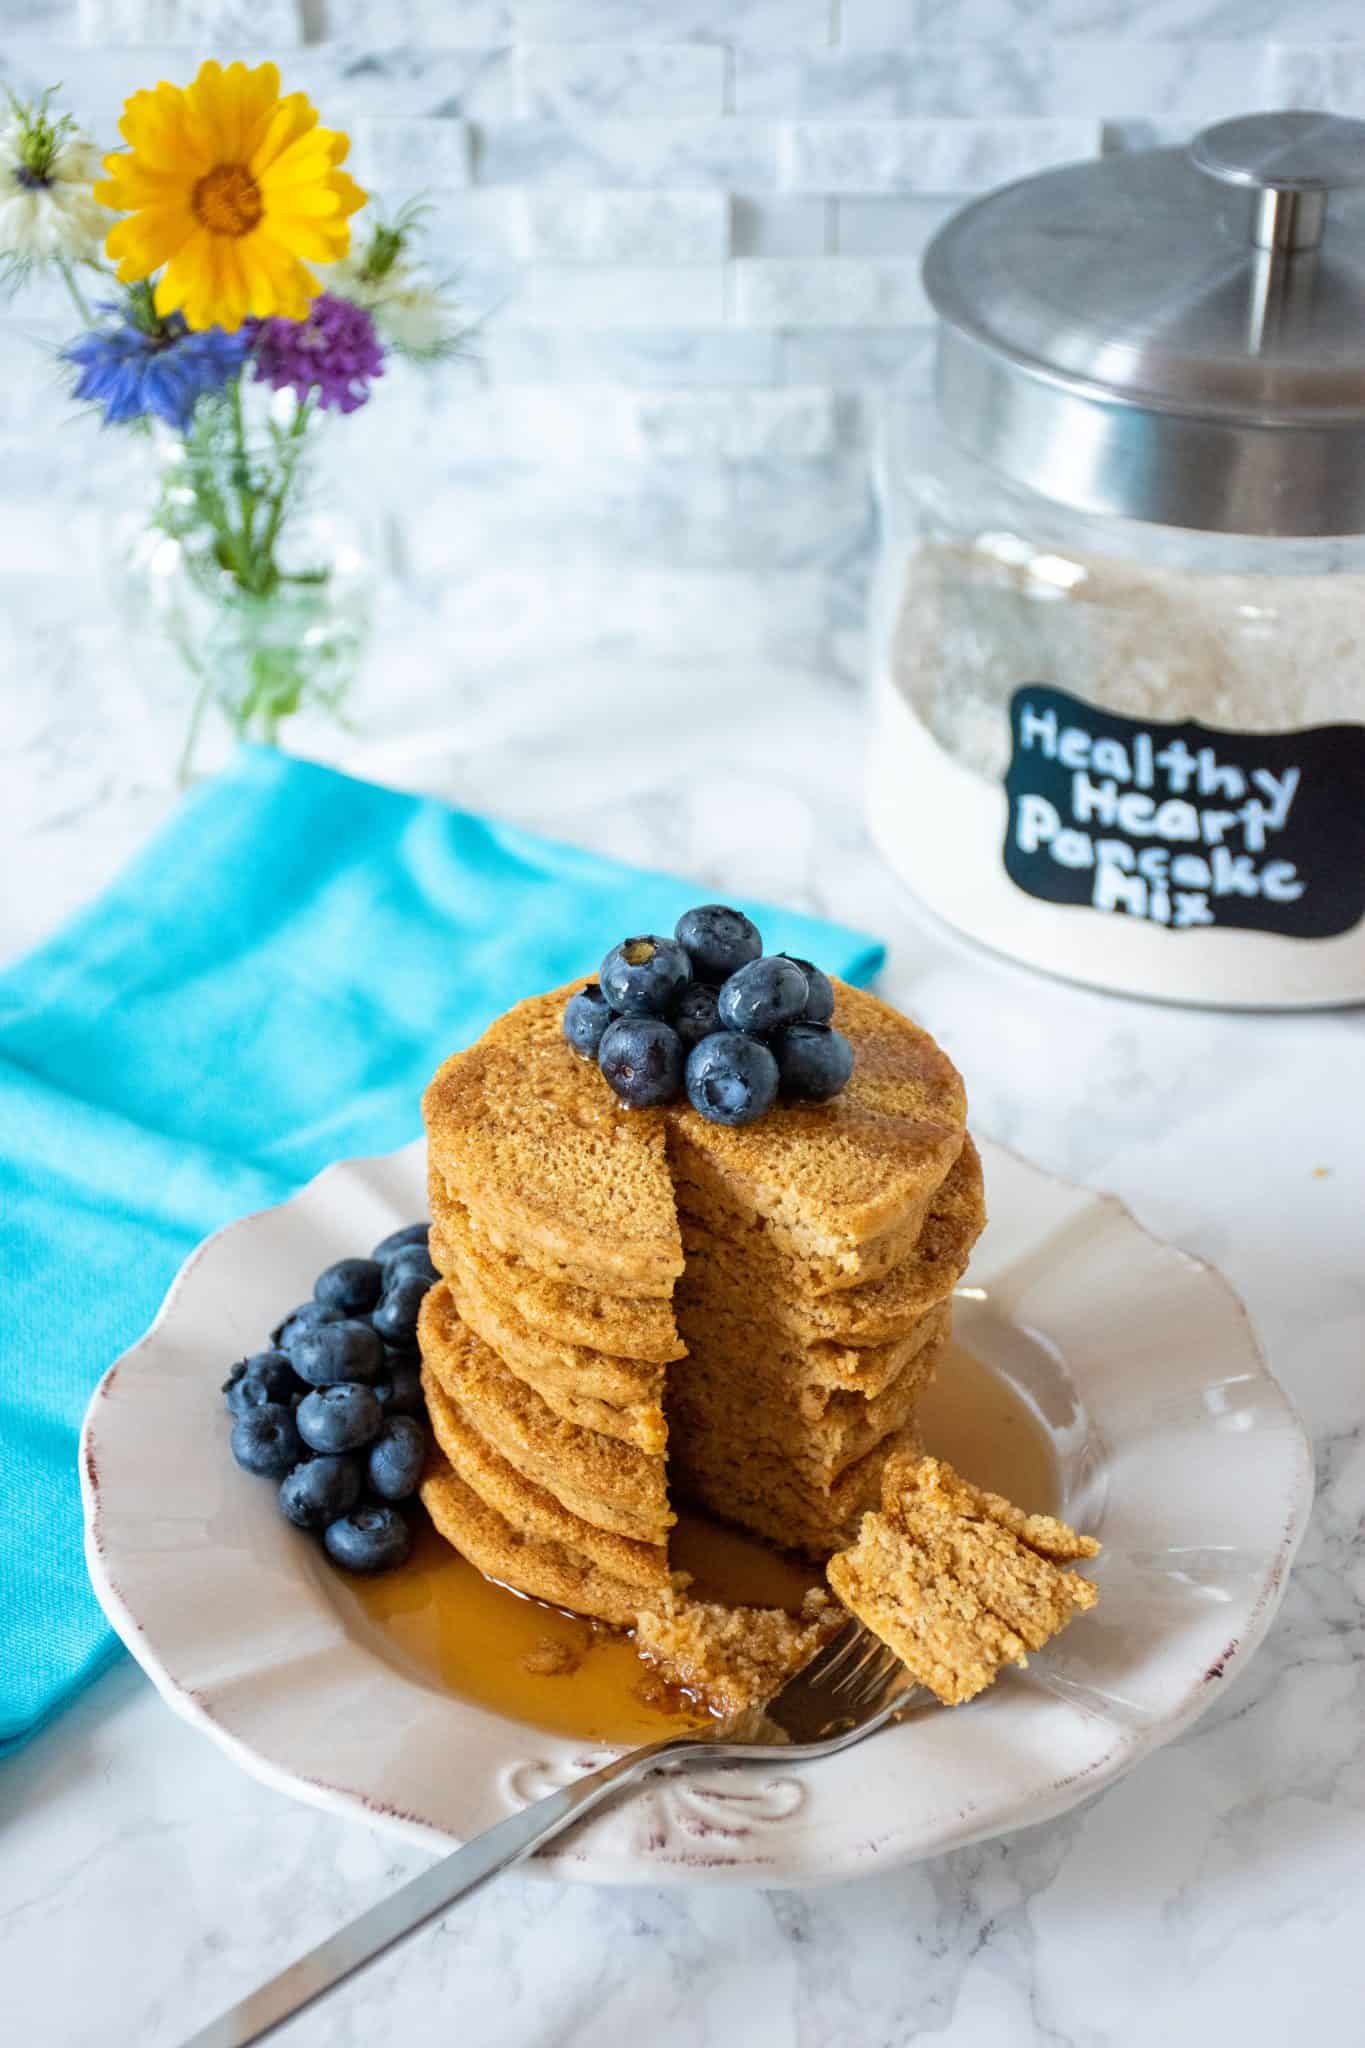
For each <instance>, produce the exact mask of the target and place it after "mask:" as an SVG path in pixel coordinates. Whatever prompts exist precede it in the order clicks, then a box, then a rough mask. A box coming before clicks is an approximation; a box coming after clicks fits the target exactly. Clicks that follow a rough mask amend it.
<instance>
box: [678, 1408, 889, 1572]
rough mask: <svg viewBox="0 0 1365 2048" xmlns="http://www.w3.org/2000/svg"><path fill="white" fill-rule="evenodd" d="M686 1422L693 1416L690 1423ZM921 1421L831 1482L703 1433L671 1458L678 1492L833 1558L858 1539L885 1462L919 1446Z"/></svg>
mask: <svg viewBox="0 0 1365 2048" xmlns="http://www.w3.org/2000/svg"><path fill="white" fill-rule="evenodd" d="M684 1429H685V1423H684ZM918 1449H919V1437H918V1434H917V1432H916V1430H915V1427H914V1424H913V1423H910V1424H908V1425H907V1426H906V1428H905V1429H904V1430H901V1431H898V1432H897V1433H896V1434H894V1435H892V1436H889V1437H887V1438H886V1439H885V1440H884V1441H883V1442H882V1443H880V1444H878V1445H877V1447H876V1449H875V1450H871V1451H869V1452H868V1453H867V1455H866V1457H863V1458H860V1459H859V1460H858V1462H857V1463H856V1464H854V1465H850V1466H849V1468H848V1470H847V1471H846V1472H843V1473H841V1474H840V1476H839V1478H838V1479H836V1480H835V1481H834V1482H833V1484H832V1485H830V1486H815V1485H811V1484H809V1483H807V1482H805V1481H803V1480H802V1478H801V1477H800V1475H799V1474H797V1473H796V1472H794V1471H793V1469H792V1466H791V1464H790V1461H789V1460H788V1459H786V1458H784V1457H770V1456H759V1455H756V1454H755V1453H753V1452H752V1451H750V1450H748V1449H747V1448H746V1447H743V1446H740V1447H736V1446H734V1445H732V1444H729V1443H726V1442H724V1441H723V1440H722V1439H720V1438H717V1437H711V1436H707V1435H705V1434H704V1433H698V1435H697V1436H696V1437H695V1438H693V1439H692V1440H691V1441H690V1442H689V1444H688V1447H687V1449H686V1450H685V1451H684V1450H681V1449H679V1450H677V1451H675V1452H674V1454H673V1455H672V1456H671V1457H670V1459H669V1477H670V1482H671V1485H672V1488H673V1492H674V1494H675V1495H676V1496H677V1498H679V1499H682V1500H687V1501H690V1502H692V1503H693V1504H694V1505H696V1506H698V1507H702V1508H706V1509H708V1510H709V1511H710V1513H712V1514H713V1515H715V1516H716V1517H717V1518H718V1519H719V1520H720V1521H723V1522H736V1523H738V1524H739V1526H740V1527H741V1528H744V1529H748V1530H749V1531H751V1533H752V1534H753V1535H755V1536H761V1537H763V1538H765V1539H766V1540H767V1541H768V1542H769V1543H774V1544H776V1545H777V1546H778V1548H779V1549H782V1550H800V1551H804V1552H806V1553H807V1554H808V1555H810V1556H812V1557H818V1558H826V1557H828V1555H829V1553H830V1551H831V1550H835V1549H837V1548H838V1547H839V1545H840V1544H843V1543H850V1542H852V1540H853V1538H854V1536H855V1535H856V1533H857V1529H858V1525H859V1522H860V1520H861V1518H862V1516H863V1515H864V1513H865V1512H866V1511H867V1509H869V1508H871V1507H875V1505H876V1503H877V1500H878V1498H879V1496H880V1493H881V1478H882V1468H883V1466H884V1465H885V1464H886V1462H887V1459H888V1458H890V1457H891V1456H892V1455H893V1454H894V1453H895V1452H896V1451H897V1450H918Z"/></svg>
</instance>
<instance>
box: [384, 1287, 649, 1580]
mask: <svg viewBox="0 0 1365 2048" xmlns="http://www.w3.org/2000/svg"><path fill="white" fill-rule="evenodd" d="M418 1336H419V1339H420V1343H421V1349H422V1358H423V1362H424V1363H425V1364H426V1365H428V1366H429V1367H430V1369H431V1370H432V1372H434V1373H435V1375H436V1378H437V1379H438V1380H439V1382H440V1384H441V1386H442V1387H443V1388H444V1389H445V1391H446V1393H447V1394H448V1395H449V1396H450V1398H451V1399H452V1400H453V1401H456V1402H458V1404H459V1406H460V1407H461V1408H462V1409H463V1411H464V1413H465V1414H466V1415H467V1416H468V1417H469V1419H470V1421H471V1422H472V1423H473V1424H474V1426H475V1428H476V1429H477V1430H478V1431H479V1434H480V1435H481V1436H482V1437H483V1438H484V1439H485V1440H486V1441H487V1442H488V1443H490V1444H491V1445H492V1446H493V1448H494V1449H495V1450H497V1451H500V1452H501V1454H502V1456H503V1457H504V1458H506V1459H507V1461H508V1463H509V1464H512V1465H515V1467H516V1468H517V1470H518V1471H519V1472H521V1473H522V1474H523V1475H524V1477H526V1478H527V1479H530V1480H532V1481H533V1482H534V1483H535V1484H536V1485H539V1486H543V1487H544V1488H545V1489H546V1490H547V1491H548V1492H550V1493H552V1494H554V1496H555V1498H556V1499H557V1500H559V1501H561V1502H562V1503H563V1504H564V1506H565V1507H567V1508H570V1509H571V1510H572V1511H573V1513H574V1514H576V1515H580V1516H581V1517H582V1519H583V1520H584V1521H585V1522H592V1523H594V1524H595V1525H596V1526H597V1527H598V1528H599V1529H611V1530H614V1531H616V1533H617V1534H618V1535H622V1536H634V1537H636V1538H638V1539H639V1540H640V1541H641V1542H644V1543H662V1542H663V1541H664V1540H665V1537H666V1534H667V1531H668V1529H669V1528H670V1526H671V1525H672V1523H673V1521H674V1520H675V1519H676V1518H675V1516H674V1514H673V1512H672V1510H671V1508H670V1507H669V1504H668V1489H667V1485H666V1481H665V1473H664V1461H663V1459H662V1458H657V1457H650V1456H649V1455H647V1453H645V1452H644V1451H640V1450H637V1449H636V1448H635V1447H634V1446H633V1445H631V1444H624V1443H621V1442H619V1441H618V1440H617V1439H616V1438H614V1437H608V1436H603V1435H601V1434H600V1433H599V1432H597V1431H594V1430H589V1429H580V1428H579V1427H578V1426H577V1424H575V1423H572V1422H565V1421H563V1419H562V1418H561V1417H560V1416H558V1415H556V1414H555V1413H554V1410H553V1409H551V1408H549V1407H547V1406H546V1404H545V1402H544V1401H543V1400H542V1399H541V1397H540V1395H539V1394H537V1393H536V1392H535V1390H534V1389H533V1388H531V1387H528V1386H527V1385H526V1383H525V1381H523V1380H519V1379H518V1378H517V1377H516V1375H515V1373H513V1372H511V1371H509V1369H508V1367H507V1366H505V1365H504V1364H503V1362H502V1360H501V1359H500V1358H499V1357H498V1355H497V1353H496V1352H495V1351H493V1350H491V1349H490V1348H489V1346H488V1345H487V1344H485V1343H484V1342H483V1341H482V1339H481V1338H479V1337H476V1336H475V1335H474V1332H473V1331H472V1330H469V1329H467V1328H466V1327H465V1325H464V1324H463V1323H461V1322H460V1320H459V1317H458V1316H457V1315H456V1314H455V1312H454V1308H453V1305H452V1303H451V1299H450V1292H449V1289H448V1287H447V1286H446V1284H445V1283H444V1282H441V1283H439V1284H438V1285H437V1286H435V1287H433V1288H432V1290H431V1292H430V1293H429V1294H428V1295H427V1298H426V1300H425V1301H424V1302H423V1304H422V1314H421V1318H420V1322H419V1326H418Z"/></svg>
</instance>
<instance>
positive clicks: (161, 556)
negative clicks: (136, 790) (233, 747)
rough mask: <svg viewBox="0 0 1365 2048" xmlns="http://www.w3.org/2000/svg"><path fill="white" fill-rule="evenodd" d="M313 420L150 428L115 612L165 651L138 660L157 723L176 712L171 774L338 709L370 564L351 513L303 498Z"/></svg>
mask: <svg viewBox="0 0 1365 2048" xmlns="http://www.w3.org/2000/svg"><path fill="white" fill-rule="evenodd" d="M315 431H316V429H315V428H313V427H311V426H310V425H309V423H308V422H306V421H297V420H296V421H292V422H290V423H289V424H287V425H286V426H284V427H278V426H276V427H274V428H273V430H272V431H270V432H268V433H266V434H257V435H255V436H253V438H252V439H250V440H247V439H246V438H245V437H243V436H240V435H239V434H234V433H233V432H232V431H231V430H229V431H226V432H200V433H197V434H195V435H193V436H192V437H191V438H190V439H188V440H182V439H180V438H179V437H177V436H172V435H166V436H164V437H162V438H159V439H158V440H156V441H155V443H154V444H153V446H154V459H155V470H156V476H155V486H154V491H153V494H152V501H151V506H150V510H149V511H148V512H146V513H144V514H143V515H140V516H138V517H137V518H136V519H130V520H128V521H125V522H124V523H123V525H122V526H121V528H120V530H119V532H118V534H117V536H116V541H115V548H114V562H113V568H114V583H115V588H116V591H117V593H118V598H119V602H120V604H121V606H122V608H123V610H124V613H125V617H126V619H127V621H128V623H129V625H130V626H131V627H132V628H133V629H134V631H135V632H138V633H140V634H143V635H146V634H147V632H148V629H150V632H151V635H152V636H154V637H155V638H156V639H159V640H160V642H161V643H163V645H167V646H169V647H170V649H171V650H172V651H173V653H174V655H175V657H176V660H175V665H174V670H173V672H172V674H171V675H170V676H169V677H167V675H166V674H165V672H164V670H163V668H162V666H161V664H160V663H159V662H158V660H157V657H156V656H155V654H152V653H150V652H149V654H148V656H147V657H146V658H144V661H143V662H142V663H140V664H139V666H140V669H141V671H142V675H143V678H144V680H146V679H148V678H151V679H154V686H153V687H152V688H151V689H150V690H147V689H144V695H150V696H151V697H153V698H154V700H155V712H156V716H157V721H158V724H165V725H168V726H169V725H171V724H172V722H173V721H174V722H175V724H177V725H178V727H179V733H180V741H179V748H178V758H177V763H176V770H175V773H176V779H177V781H178V782H179V783H181V784H182V785H183V784H185V783H187V782H189V781H191V780H193V779H194V777H195V775H196V774H198V773H200V772H203V770H204V768H205V767H206V766H208V765H213V764H214V762H215V761H216V759H217V758H218V757H219V756H221V755H222V753H223V752H224V751H225V744H226V742H227V741H229V740H255V741H258V742H261V743H263V744H265V745H268V746H275V745H278V744H279V743H280V742H281V739H282V737H283V736H284V729H285V728H286V726H288V727H289V728H290V731H289V738H290V739H292V738H293V737H294V735H295V733H297V732H300V731H301V730H308V729H312V728H315V727H316V725H317V724H318V722H319V721H334V722H338V723H340V724H342V725H343V726H344V725H345V723H346V706H347V702H348V699H349V698H350V695H351V692H352V690H353V689H354V686H355V683H356V680H357V677H358V675H359V673H360V670H361V667H362V664H363V661H364V657H365V654H366V650H367V647H368V643H369V638H370V631H371V625H372V618H373V605H374V582H375V579H374V574H373V567H372V562H371V559H370V556H369V553H368V551H367V549H366V547H365V545H364V542H363V539H362V536H361V534H360V532H359V530H358V528H357V526H355V525H354V524H352V523H350V522H348V521H347V520H346V518H345V517H344V515H342V514H339V513H337V512H335V511H334V510H332V509H331V507H330V506H329V508H328V509H327V511H326V512H323V511H321V510H320V509H319V507H318V506H317V504H316V503H315V502H314V494H313V489H312V486H313V453H314V451H313V446H312V440H313V434H314V433H315Z"/></svg>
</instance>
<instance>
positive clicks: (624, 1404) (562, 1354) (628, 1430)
mask: <svg viewBox="0 0 1365 2048" xmlns="http://www.w3.org/2000/svg"><path fill="white" fill-rule="evenodd" d="M445 1285H446V1286H447V1287H448V1288H449V1290H450V1297H451V1301H452V1303H453V1305H454V1307H455V1309H456V1310H457V1312H458V1314H459V1316H460V1320H461V1321H462V1322H463V1323H464V1324H465V1325H466V1326H467V1327H468V1328H469V1329H471V1330H473V1332H474V1333H475V1335H476V1336H478V1337H482V1339H483V1341H484V1343H485V1344H487V1345H488V1346H489V1347H490V1349H492V1350H494V1351H496V1352H497V1354H498V1356H499V1358H500V1359H501V1360H502V1362H503V1364H504V1365H506V1366H507V1367H508V1368H509V1370H510V1371H512V1372H514V1373H516V1375H517V1377H518V1378H519V1379H523V1380H525V1381H526V1383H527V1385H528V1386H531V1387H534V1388H535V1390H536V1392H537V1393H538V1394H539V1395H540V1397H541V1399H542V1400H543V1401H544V1402H545V1404H546V1406H547V1407H550V1408H553V1409H554V1411H555V1414H556V1415H558V1416H561V1417H562V1418H563V1420H564V1421H566V1422H574V1423H577V1424H578V1425H579V1426H580V1427H581V1428H583V1429H595V1430H598V1431H600V1432H601V1433H602V1434H603V1435H604V1436H614V1437H619V1438H620V1439H621V1440H622V1442H624V1443H629V1444H634V1445H636V1446H637V1447H638V1448H639V1449H640V1450H642V1451H649V1452H652V1453H654V1454H655V1455H656V1456H657V1455H660V1454H661V1453H662V1451H663V1448H664V1445H665V1443H666V1442H667V1440H668V1433H667V1430H666V1428H665V1426H664V1411H663V1390H664V1368H663V1367H662V1366H661V1365H645V1364H643V1363H641V1362H640V1361H638V1360H635V1359H627V1358H607V1357H605V1356H604V1355H603V1354H602V1353H601V1352H599V1351H589V1350H587V1349H586V1348H585V1347H584V1346H582V1345H574V1344H560V1343H557V1342H556V1341H555V1340H554V1339H553V1338H549V1337H543V1336H541V1335H540V1334H539V1333H538V1332H537V1331H535V1330H533V1329H531V1327H530V1325H529V1324H528V1323H526V1322H525V1320H524V1319H523V1318H522V1317H521V1316H519V1315H518V1314H517V1311H516V1310H515V1308H512V1307H511V1306H509V1305H508V1304H507V1303H506V1302H504V1301H500V1300H499V1299H498V1298H497V1296H496V1295H494V1294H493V1293H492V1292H491V1291H490V1290H488V1289H487V1288H485V1287H484V1286H483V1285H482V1284H481V1283H480V1281H479V1280H478V1279H477V1278H476V1276H475V1275H474V1273H473V1271H472V1269H471V1268H469V1267H467V1266H466V1265H465V1264H464V1262H463V1260H459V1259H457V1260H456V1261H455V1262H454V1264H453V1266H452V1269H451V1272H450V1276H449V1278H448V1279H447V1281H446V1282H445Z"/></svg>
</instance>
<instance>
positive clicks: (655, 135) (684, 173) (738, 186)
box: [477, 120, 778, 192]
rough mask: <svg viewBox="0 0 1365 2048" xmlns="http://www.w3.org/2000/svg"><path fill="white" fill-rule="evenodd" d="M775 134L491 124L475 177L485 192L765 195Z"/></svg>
mask: <svg viewBox="0 0 1365 2048" xmlns="http://www.w3.org/2000/svg"><path fill="white" fill-rule="evenodd" d="M777 149H778V130H777V127H776V126H775V124H774V123H772V122H768V121H732V120H714V121H704V120H657V121H652V120H643V121H584V122H577V123H574V124H573V125H572V126H570V125H568V124H561V123H559V122H556V121H509V122H506V123H499V122H491V123H490V124H489V125H488V126H487V127H486V128H483V129H481V131H480V136H479V147H478V157H477V161H478V175H479V178H480V180H481V181H482V182H483V183H484V184H488V185H578V186H592V185H623V186H627V187H639V186H649V185H667V186H675V187H676V186H687V185H695V186H702V187H706V188H710V189H716V188H719V189H722V190H726V191H732V192H734V191H753V192H761V191H765V190H771V189H772V188H773V187H774V186H775V185H776V183H777Z"/></svg>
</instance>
